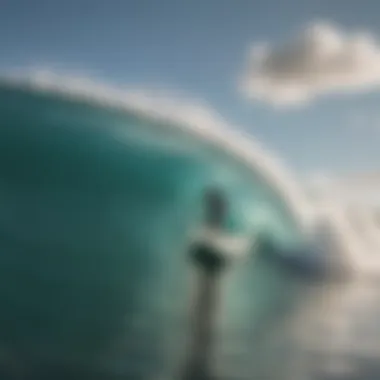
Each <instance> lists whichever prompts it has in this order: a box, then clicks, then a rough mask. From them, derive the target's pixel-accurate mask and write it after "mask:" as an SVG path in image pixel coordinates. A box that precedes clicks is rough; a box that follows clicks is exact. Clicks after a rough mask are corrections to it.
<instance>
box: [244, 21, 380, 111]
mask: <svg viewBox="0 0 380 380" xmlns="http://www.w3.org/2000/svg"><path fill="white" fill-rule="evenodd" d="M241 88H242V89H243V91H244V93H245V94H246V95H247V96H248V97H249V98H250V99H252V100H260V101H264V102H268V103H271V104H272V105H277V106H295V105H302V104H305V103H308V102H310V101H312V100H314V99H315V98H317V97H319V96H321V95H324V94H328V93H330V94H334V93H335V94H338V93H348V92H352V93H354V92H364V91H371V90H377V89H380V45H379V44H378V43H377V41H376V40H375V39H374V37H373V36H372V35H371V34H369V33H363V32H354V33H347V32H345V31H344V30H342V29H340V28H338V27H336V26H334V25H332V24H328V23H320V22H318V23H314V24H311V25H310V26H309V27H308V28H306V29H305V30H303V31H302V33H300V35H298V36H295V37H294V38H293V39H291V40H289V41H288V42H286V43H284V44H282V45H278V46H270V45H265V44H260V45H254V46H253V47H252V49H251V51H250V56H249V62H248V68H247V70H246V72H245V75H244V77H243V80H242V81H241Z"/></svg>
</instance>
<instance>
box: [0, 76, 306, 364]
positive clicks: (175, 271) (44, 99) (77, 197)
mask: <svg viewBox="0 0 380 380" xmlns="http://www.w3.org/2000/svg"><path fill="white" fill-rule="evenodd" d="M61 87H63V85H62V86H60V85H59V84H58V85H56V86H55V87H54V86H53V87H52V86H50V87H49V86H48V85H46V82H44V86H42V85H41V83H38V81H37V82H33V83H30V82H25V81H24V82H23V81H19V82H17V81H13V82H12V81H4V82H3V83H2V84H1V85H0V125H1V128H0V182H1V187H0V245H1V253H0V281H1V291H0V304H1V310H2V312H1V315H0V339H1V341H2V342H8V343H9V344H10V345H11V346H12V347H16V348H17V347H18V348H21V347H22V349H23V350H24V351H25V350H27V349H28V348H30V351H31V352H33V353H34V354H33V355H35V356H38V355H43V356H44V357H47V356H49V355H50V356H51V357H65V358H66V359H67V358H71V359H72V360H79V359H78V358H81V359H80V360H81V361H83V360H85V359H84V358H86V360H87V359H88V360H92V359H93V358H94V355H97V354H98V353H99V352H103V351H104V347H108V348H107V350H110V347H111V346H112V347H115V345H116V346H117V345H124V346H125V345H127V346H128V344H129V343H131V342H132V341H133V342H135V343H134V344H135V345H136V339H137V340H139V341H140V343H141V344H142V345H144V344H145V346H146V347H145V346H144V348H143V351H144V353H145V355H146V356H149V352H154V354H151V356H152V355H153V356H152V357H153V358H155V359H154V360H153V359H152V360H153V362H151V364H150V365H149V368H150V370H151V371H159V370H158V369H157V368H158V367H160V365H162V363H164V362H165V360H166V362H167V360H168V358H166V359H165V358H163V357H160V355H161V356H165V355H168V354H167V352H168V351H167V350H165V349H163V348H162V347H163V346H162V345H163V342H164V341H165V342H166V341H167V340H168V336H173V337H174V338H173V339H177V338H175V336H177V337H178V336H180V335H181V333H180V331H182V330H183V324H182V322H179V321H180V320H181V318H180V315H183V313H184V312H185V310H186V297H184V294H186V285H187V283H186V281H184V273H186V270H187V263H186V260H185V259H184V252H185V247H186V243H187V241H188V238H189V234H190V231H192V230H193V229H196V228H198V227H199V223H200V222H201V220H202V210H201V208H200V199H201V196H202V191H203V190H204V188H206V187H207V186H210V185H218V186H219V187H220V188H221V189H222V190H223V191H224V192H225V193H226V194H227V197H228V199H229V201H230V208H231V211H230V214H229V218H228V220H227V224H226V229H227V230H229V231H230V232H235V233H239V234H242V235H244V236H247V237H251V236H252V235H254V236H261V235H263V236H266V237H269V239H270V240H271V241H273V242H274V243H275V244H276V245H277V246H281V247H283V248H284V249H287V250H289V249H292V248H293V247H297V246H299V245H300V244H301V243H302V242H303V238H304V236H303V233H304V231H303V230H302V228H303V226H304V224H305V221H304V219H303V217H302V211H300V209H301V208H302V207H303V206H301V204H302V202H303V200H302V199H301V198H300V197H301V196H300V195H299V194H297V193H296V191H295V190H293V188H292V187H291V186H290V185H289V183H290V182H286V181H285V180H283V179H282V174H281V175H280V174H279V175H277V176H276V175H275V172H276V171H275V170H269V169H268V170H267V169H266V168H267V167H266V166H265V165H264V163H263V162H264V161H265V157H264V156H263V157H262V159H263V162H261V161H259V160H257V161H255V162H253V161H254V158H255V157H256V158H258V157H259V155H257V153H256V156H254V155H253V156H252V154H253V151H252V152H251V153H252V154H251V156H250V155H249V154H243V153H241V154H240V156H239V154H231V153H230V152H229V151H228V149H227V148H228V146H227V145H226V144H225V145H222V144H221V143H220V141H221V140H220V138H219V140H217V139H214V140H213V141H214V142H215V141H219V143H214V144H212V143H211V142H212V140H211V139H210V137H208V138H206V133H205V130H204V129H202V127H200V128H198V129H197V130H195V131H196V133H193V134H191V133H188V132H186V131H188V130H189V129H186V128H183V126H182V125H181V124H180V123H177V124H176V122H175V121H173V120H169V119H167V118H165V117H158V116H157V115H155V114H153V113H150V114H149V113H144V112H142V110H141V107H140V110H138V111H136V110H133V109H132V108H133V107H129V108H128V107H125V106H124V105H123V106H122V107H121V106H120V104H118V103H115V102H111V103H110V102H108V104H104V102H103V104H101V102H96V101H94V99H92V97H91V96H71V95H70V93H69V92H68V91H58V90H57V88H61ZM69 95H70V96H69ZM87 95H88V94H87ZM100 98H101V97H100ZM95 99H96V97H95ZM106 103H107V102H106ZM158 114H159V112H158ZM156 116H157V117H156ZM211 135H212V134H208V136H211ZM214 135H215V133H214ZM252 147H254V145H252ZM252 149H253V148H252ZM254 163H255V165H254ZM279 171H280V172H281V170H280V169H279ZM297 202H299V204H300V206H299V209H298V210H297V207H295V205H296V203H297ZM249 268H251V267H249ZM251 272H252V270H251V269H247V268H246V269H245V270H244V271H243V272H242V275H241V276H240V278H239V279H236V280H235V285H234V286H232V289H234V290H231V291H235V292H236V294H239V297H236V296H235V297H231V299H234V301H233V302H232V304H231V305H230V306H228V308H227V309H228V310H230V311H228V310H227V312H226V318H227V320H229V321H230V322H228V323H229V324H230V326H232V325H233V326H237V322H236V321H237V320H239V321H240V322H239V323H240V324H241V323H242V322H241V320H240V319H239V318H240V317H238V315H237V314H236V310H238V309H239V308H238V306H237V304H236V303H238V304H240V305H241V306H242V305H243V304H244V303H245V301H244V300H246V301H247V299H250V298H251V294H250V293H249V292H248V293H247V291H248V290H247V289H248V288H250V286H251V285H250V281H251V280H249V279H250V278H251V277H252V273H251ZM268 278H269V277H268ZM254 281H256V280H254ZM243 288H244V289H246V290H247V291H243V292H242V291H241V289H243ZM239 289H240V290H239ZM269 298H270V297H269ZM269 303H270V302H269ZM233 304H234V305H233ZM257 310H259V311H260V310H262V309H260V308H253V309H252V310H251V312H252V313H253V314H255V313H257V312H258V311H257ZM181 313H182V314H181ZM260 313H261V311H260V312H259V314H260ZM253 314H252V315H251V314H250V317H249V318H250V321H251V322H250V323H253V320H254V319H255V317H254V316H253ZM255 315H256V314H255ZM260 315H261V314H260ZM26 316H27V317H26ZM236 318H237V319H236ZM247 318H248V317H247ZM126 321H127V322H126ZM233 321H235V322H233ZM228 323H227V325H228ZM158 325H159V326H160V328H158V329H154V326H156V327H157V326H158ZM167 329H170V331H171V332H172V333H170V334H169V333H168V331H169V330H167ZM176 329H177V330H176ZM153 330H154V331H153ZM173 331H177V335H175V334H174V332H173ZM140 333H141V334H143V335H141V336H140V338H138V337H137V338H136V336H138V335H139V334H140ZM128 334H129V335H128ZM144 334H145V335H144ZM125 336H128V337H129V338H128V339H124V338H123V337H125ZM132 336H133V337H134V338H133V339H132V338H131V337H132ZM142 336H145V338H146V337H148V338H149V341H148V339H146V340H144V339H145V338H143V337H142ZM116 337H118V338H119V339H116ZM178 339H179V338H178ZM119 341H121V342H119ZM115 342H116V343H115ZM128 342H129V343H128ZM144 342H145V343H144ZM158 347H160V348H158ZM128 349H129V350H130V351H131V352H132V351H133V349H136V347H134V348H133V349H132V348H131V347H129V348H128V347H127V348H126V347H124V351H125V350H128ZM128 352H129V351H128ZM133 352H134V351H133ZM66 359H65V360H66ZM171 362H172V363H173V362H174V361H173V360H171ZM154 363H156V364H154ZM155 365H156V367H157V368H156V369H154V368H155V367H154V366H155Z"/></svg>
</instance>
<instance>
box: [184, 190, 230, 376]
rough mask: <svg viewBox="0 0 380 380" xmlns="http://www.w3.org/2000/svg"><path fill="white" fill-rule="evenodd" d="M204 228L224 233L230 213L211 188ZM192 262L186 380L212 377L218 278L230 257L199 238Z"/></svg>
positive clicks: (206, 201)
mask: <svg viewBox="0 0 380 380" xmlns="http://www.w3.org/2000/svg"><path fill="white" fill-rule="evenodd" d="M204 208H205V226H204V227H205V228H207V229H211V230H212V231H214V232H215V231H216V232H219V233H222V229H223V225H224V222H225V218H226V214H227V203H226V199H225V198H224V196H223V194H222V193H221V192H220V191H219V190H217V189H209V190H208V191H206V193H205V196H204ZM189 256H190V261H191V264H192V265H193V266H194V267H195V269H196V271H197V284H196V285H197V293H196V300H195V301H196V302H195V307H194V310H193V320H192V330H191V334H192V337H191V339H192V341H191V347H190V353H189V357H188V361H187V363H186V367H185V373H184V377H183V379H184V380H206V379H207V380H209V379H211V378H212V376H211V363H210V362H211V359H212V356H213V338H214V336H213V330H214V327H215V324H216V323H215V317H216V314H217V306H218V305H217V298H218V292H219V290H220V289H219V288H220V284H219V280H220V278H221V275H222V273H223V271H224V269H225V268H226V267H227V265H228V259H227V257H226V256H225V255H224V254H223V253H222V252H220V251H219V250H218V249H217V248H215V246H213V245H212V241H207V239H204V240H203V241H197V242H195V243H193V244H192V245H191V247H190V249H189Z"/></svg>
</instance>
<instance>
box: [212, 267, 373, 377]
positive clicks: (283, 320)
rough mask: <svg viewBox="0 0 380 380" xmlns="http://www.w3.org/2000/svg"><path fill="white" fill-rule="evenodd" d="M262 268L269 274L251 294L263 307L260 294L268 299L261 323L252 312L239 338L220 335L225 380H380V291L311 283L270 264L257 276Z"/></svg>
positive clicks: (367, 283)
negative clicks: (379, 379) (270, 287)
mask: <svg viewBox="0 0 380 380" xmlns="http://www.w3.org/2000/svg"><path fill="white" fill-rule="evenodd" d="M265 266H268V267H269V268H267V271H265V270H264V271H262V281H260V280H259V277H260V274H259V273H258V276H257V277H256V279H257V283H256V284H255V285H256V286H255V287H253V288H251V289H252V290H251V291H252V299H256V300H257V299H259V298H260V292H261V294H262V295H263V293H264V294H265V293H266V296H267V299H266V301H265V300H263V301H262V303H261V304H260V307H259V309H260V312H261V313H262V315H261V319H260V317H259V313H256V317H257V319H256V321H257V323H254V324H252V323H251V322H252V314H250V312H248V309H249V306H247V310H246V311H247V312H246V313H244V317H245V318H248V319H249V322H248V321H242V320H240V321H239V323H237V325H236V327H235V330H232V331H229V329H228V328H226V330H225V331H224V332H222V334H221V336H222V337H224V339H221V342H220V343H221V345H220V350H219V357H218V358H217V367H218V372H219V374H220V378H223V379H260V380H261V379H281V380H298V379H299V380H305V379H310V380H314V379H315V380H322V379H325V380H330V379H331V380H333V379H347V380H348V379H349V380H354V379H357V380H359V379H360V380H374V379H376V378H380V363H379V359H380V326H379V322H378V321H379V317H380V307H379V301H380V283H377V282H376V281H373V280H366V279H360V280H349V281H347V282H340V283H332V282H329V283H327V282H314V281H313V282H311V281H309V280H307V279H305V278H301V277H297V276H295V275H294V273H292V274H290V273H285V272H284V271H283V270H282V269H281V268H277V269H274V267H273V266H274V264H273V263H271V264H268V263H265V264H264V263H261V264H259V265H257V271H258V272H259V271H260V268H261V269H263V267H265ZM265 272H266V273H265ZM269 272H271V274H269ZM264 273H265V274H264ZM271 275H272V280H269V278H270V277H271ZM265 276H266V278H264V277H265ZM265 281H267V283H268V282H270V283H271V285H272V289H273V290H272V292H270V291H269V292H268V287H267V286H266V285H268V284H265ZM252 285H253V284H252ZM265 302H266V303H267V307H265V306H264V304H265ZM253 303H256V302H253ZM244 317H243V316H242V318H244Z"/></svg>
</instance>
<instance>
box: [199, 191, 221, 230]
mask: <svg viewBox="0 0 380 380" xmlns="http://www.w3.org/2000/svg"><path fill="white" fill-rule="evenodd" d="M204 208H205V214H206V223H207V224H208V225H211V226H212V227H221V225H222V224H223V223H224V220H225V218H226V213H227V201H226V198H225V196H224V195H223V193H222V192H221V190H220V189H218V188H208V189H206V191H205V194H204Z"/></svg>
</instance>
